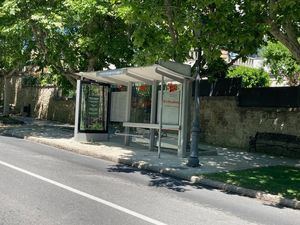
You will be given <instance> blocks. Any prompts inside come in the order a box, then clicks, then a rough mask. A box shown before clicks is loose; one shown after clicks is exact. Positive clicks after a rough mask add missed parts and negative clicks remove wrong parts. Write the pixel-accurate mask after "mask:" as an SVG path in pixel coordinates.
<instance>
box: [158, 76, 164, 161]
mask: <svg viewBox="0 0 300 225" xmlns="http://www.w3.org/2000/svg"><path fill="white" fill-rule="evenodd" d="M163 96H164V76H162V77H161V85H160V109H159V110H160V111H159V130H158V158H160V151H161V133H162V123H163V118H162V116H163V100H164V99H163Z"/></svg>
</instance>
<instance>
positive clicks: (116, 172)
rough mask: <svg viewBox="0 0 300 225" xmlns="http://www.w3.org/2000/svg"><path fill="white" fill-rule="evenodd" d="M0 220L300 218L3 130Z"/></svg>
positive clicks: (77, 221)
mask: <svg viewBox="0 0 300 225" xmlns="http://www.w3.org/2000/svg"><path fill="white" fill-rule="evenodd" d="M0 178H1V180H0V224H3V225H4V224H5V225H12V224H34V225H36V224H41V225H48V224H62V225H68V224H72V225H75V224H84V225H88V224H95V225H96V224H97V225H98V224H101V225H102V224H103V225H106V224H112V225H116V224H122V225H123V224H124V225H125V224H128V225H129V224H130V225H135V224H139V225H140V224H180V225H188V224H192V225H196V224H201V225H202V224H213V225H217V224H230V225H234V224H243V225H246V224H280V225H284V224H299V221H300V210H293V209H288V208H278V207H275V206H269V205H266V204H264V203H263V202H261V201H258V200H256V199H250V198H247V197H242V196H237V195H230V194H226V193H222V192H221V191H218V190H212V189H207V188H203V187H200V186H197V187H196V186H190V185H189V184H188V183H186V182H183V181H179V180H175V179H172V178H169V177H166V176H161V175H159V174H155V173H150V172H145V171H139V170H136V169H134V168H130V167H127V166H123V165H116V164H114V163H112V162H107V161H103V160H99V159H94V158H90V157H86V156H81V155H77V154H74V153H71V152H67V151H63V150H59V149H56V148H53V147H48V146H45V145H41V144H36V143H32V142H29V141H25V140H21V139H16V138H9V137H1V136H0Z"/></svg>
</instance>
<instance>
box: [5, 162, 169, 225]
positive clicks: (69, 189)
mask: <svg viewBox="0 0 300 225" xmlns="http://www.w3.org/2000/svg"><path fill="white" fill-rule="evenodd" d="M0 164H1V165H3V166H6V167H9V168H11V169H14V170H17V171H19V172H21V173H25V174H27V175H29V176H32V177H35V178H37V179H39V180H42V181H45V182H47V183H50V184H53V185H55V186H57V187H60V188H63V189H65V190H68V191H70V192H73V193H75V194H78V195H80V196H83V197H86V198H88V199H91V200H94V201H96V202H99V203H101V204H103V205H106V206H109V207H111V208H114V209H117V210H119V211H121V212H124V213H127V214H129V215H131V216H134V217H137V218H139V219H141V220H144V221H146V222H149V223H152V224H155V225H167V224H165V223H163V222H160V221H158V220H155V219H152V218H150V217H147V216H144V215H142V214H140V213H137V212H134V211H132V210H130V209H127V208H124V207H122V206H119V205H117V204H114V203H112V202H109V201H106V200H104V199H101V198H98V197H96V196H93V195H90V194H88V193H86V192H83V191H79V190H77V189H75V188H72V187H70V186H67V185H64V184H62V183H59V182H57V181H54V180H51V179H48V178H46V177H43V176H40V175H38V174H35V173H32V172H30V171H28V170H24V169H22V168H20V167H17V166H14V165H12V164H9V163H6V162H3V161H1V160H0Z"/></svg>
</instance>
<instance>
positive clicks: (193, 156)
mask: <svg viewBox="0 0 300 225" xmlns="http://www.w3.org/2000/svg"><path fill="white" fill-rule="evenodd" d="M200 54H201V51H200V50H198V51H197V60H196V63H197V64H196V79H195V106H194V107H195V108H194V120H193V127H192V143H191V152H190V156H189V159H188V162H187V166H190V167H198V166H199V158H198V140H199V134H200V118H199V116H200V115H199V113H200V96H199V82H200Z"/></svg>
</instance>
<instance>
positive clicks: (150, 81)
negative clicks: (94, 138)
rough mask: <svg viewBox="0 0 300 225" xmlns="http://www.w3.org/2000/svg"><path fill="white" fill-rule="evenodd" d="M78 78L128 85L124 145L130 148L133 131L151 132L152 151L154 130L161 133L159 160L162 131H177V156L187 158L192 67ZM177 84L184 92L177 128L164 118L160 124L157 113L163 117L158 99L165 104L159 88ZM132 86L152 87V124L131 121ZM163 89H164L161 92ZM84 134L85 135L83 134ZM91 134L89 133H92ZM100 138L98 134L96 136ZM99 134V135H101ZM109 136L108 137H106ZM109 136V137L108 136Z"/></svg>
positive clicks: (116, 71) (83, 74)
mask: <svg viewBox="0 0 300 225" xmlns="http://www.w3.org/2000/svg"><path fill="white" fill-rule="evenodd" d="M79 76H80V77H81V78H82V80H83V79H88V80H92V81H96V82H99V83H104V84H115V85H125V86H127V94H126V95H127V100H126V101H127V102H126V114H125V122H123V126H124V127H125V134H124V139H125V140H124V141H125V145H129V142H130V134H129V129H130V128H147V129H150V142H149V149H150V150H153V149H154V146H155V132H154V131H155V130H158V157H160V150H161V132H162V130H175V131H178V150H177V153H178V156H179V157H185V156H186V147H187V139H188V116H189V115H188V114H189V103H190V102H189V101H190V97H189V96H190V94H191V93H190V90H191V81H192V80H193V79H194V78H192V76H191V67H190V66H189V65H185V64H180V63H175V62H160V63H159V64H154V65H151V66H144V67H129V68H122V69H113V70H105V71H94V72H80V73H79ZM169 81H177V82H179V83H181V84H182V91H181V93H180V94H181V96H180V105H179V123H178V125H170V124H163V121H162V119H160V120H159V123H157V118H156V115H157V114H156V113H157V111H158V112H159V114H160V118H162V111H163V109H162V108H163V104H160V108H159V109H157V102H158V97H159V98H160V102H161V103H162V102H163V91H160V96H158V95H157V91H158V87H159V85H160V86H161V87H163V85H164V83H165V82H169ZM81 82H82V81H81V80H78V81H77V99H76V113H75V140H76V139H77V140H79V139H80V138H76V137H78V135H79V133H80V132H79V131H78V129H76V127H78V124H79V114H80V112H79V109H80V99H79V98H80V94H79V92H80V83H81ZM133 83H144V84H147V85H151V86H152V94H151V113H150V123H132V122H130V113H131V98H132V85H133ZM162 89H163V88H161V90H162ZM81 135H82V134H81ZM89 135H90V134H89ZM95 135H97V134H95ZM98 135H99V134H98ZM105 137H106V136H105ZM107 137H108V136H107Z"/></svg>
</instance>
